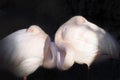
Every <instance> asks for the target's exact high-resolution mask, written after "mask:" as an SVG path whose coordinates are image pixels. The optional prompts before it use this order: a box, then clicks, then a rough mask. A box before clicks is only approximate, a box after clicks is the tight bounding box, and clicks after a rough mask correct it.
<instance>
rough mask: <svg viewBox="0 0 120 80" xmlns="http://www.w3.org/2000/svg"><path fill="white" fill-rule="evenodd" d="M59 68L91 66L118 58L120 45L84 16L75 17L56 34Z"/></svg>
mask: <svg viewBox="0 0 120 80" xmlns="http://www.w3.org/2000/svg"><path fill="white" fill-rule="evenodd" d="M55 44H56V45H57V48H58V50H59V52H58V53H57V54H58V56H57V59H58V60H57V67H58V68H59V69H62V70H66V69H69V68H70V67H71V66H72V65H73V64H74V62H76V63H79V64H83V63H85V64H87V65H88V66H90V65H91V63H92V62H93V61H96V62H97V61H100V60H104V59H107V58H117V57H118V55H119V49H118V44H117V43H116V41H115V40H114V39H113V38H112V36H111V35H110V34H108V33H107V32H106V31H105V30H103V29H102V28H100V27H98V26H97V25H95V24H94V23H91V22H89V21H87V20H86V19H85V18H84V17H82V16H75V17H73V18H71V19H70V20H68V21H67V22H66V23H64V24H63V25H62V26H60V28H59V29H58V30H57V32H56V34H55Z"/></svg>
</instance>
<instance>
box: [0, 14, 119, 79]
mask: <svg viewBox="0 0 120 80" xmlns="http://www.w3.org/2000/svg"><path fill="white" fill-rule="evenodd" d="M118 56H119V46H118V44H117V42H116V41H115V40H114V39H113V38H112V37H111V35H110V34H108V33H107V32H106V31H105V30H103V29H102V28H100V27H98V26H97V25H95V24H93V23H91V22H89V21H87V20H86V19H85V18H84V17H82V16H75V17H73V18H71V19H70V20H68V21H67V22H66V23H64V24H63V25H62V26H60V28H59V29H58V30H57V32H56V34H55V42H51V40H50V37H49V36H48V35H47V34H46V33H45V32H44V31H43V30H42V29H41V28H40V27H39V26H36V25H32V26H30V27H29V28H28V29H22V30H18V31H16V32H14V33H12V34H10V35H8V36H7V37H5V38H4V39H2V40H1V41H0V65H1V66H2V67H4V68H6V69H8V70H9V71H11V72H12V73H13V74H15V75H16V76H18V77H24V79H26V76H28V75H29V74H31V73H33V72H34V71H36V69H37V68H38V67H40V66H43V67H45V68H53V67H57V68H58V69H61V70H67V69H69V68H70V67H71V66H72V65H73V64H74V63H79V64H83V63H85V64H87V65H88V66H90V65H91V63H92V62H93V61H96V62H97V61H101V60H105V59H107V58H118Z"/></svg>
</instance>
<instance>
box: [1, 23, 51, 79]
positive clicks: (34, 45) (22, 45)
mask: <svg viewBox="0 0 120 80" xmlns="http://www.w3.org/2000/svg"><path fill="white" fill-rule="evenodd" d="M48 37H49V36H48V35H47V34H46V33H45V32H44V31H43V30H42V29H41V28H40V27H39V26H36V25H32V26H30V27H29V28H28V29H22V30H18V31H16V32H14V33H12V34H10V35H8V36H7V37H5V38H3V39H2V40H1V41H0V65H2V66H4V67H5V68H6V69H8V70H9V71H11V72H12V73H13V74H15V75H16V76H18V77H23V76H27V75H29V74H31V73H33V72H34V71H35V70H36V69H37V68H38V67H39V66H41V65H42V64H43V59H44V46H45V41H46V39H47V38H48Z"/></svg>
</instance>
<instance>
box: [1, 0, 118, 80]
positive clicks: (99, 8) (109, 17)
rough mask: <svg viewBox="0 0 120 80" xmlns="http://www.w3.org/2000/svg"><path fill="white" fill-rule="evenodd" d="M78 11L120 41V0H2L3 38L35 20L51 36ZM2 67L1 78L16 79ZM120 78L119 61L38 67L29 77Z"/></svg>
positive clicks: (60, 79)
mask: <svg viewBox="0 0 120 80" xmlns="http://www.w3.org/2000/svg"><path fill="white" fill-rule="evenodd" d="M75 15H82V16H84V17H85V18H87V19H88V20H89V21H91V22H93V23H95V24H97V25H98V26H100V27H102V28H103V29H105V30H106V31H108V32H109V33H110V34H111V35H112V36H113V37H114V38H115V39H116V40H117V41H118V42H119V43H120V0H0V39H2V38H4V37H5V36H7V35H8V34H10V33H12V32H14V31H16V30H19V29H23V28H28V27H29V26H30V25H32V24H36V25H39V26H40V27H41V28H42V29H43V30H44V31H45V32H46V33H47V34H49V35H50V37H51V39H52V40H53V39H54V34H55V32H56V30H57V29H58V28H59V26H60V25H62V24H63V23H64V22H66V21H67V20H68V19H70V18H71V17H73V16H75ZM16 79H17V77H15V76H14V75H12V74H11V73H9V72H8V71H2V70H1V71H0V80H16ZM88 79H89V80H120V61H116V60H108V61H106V62H103V63H100V64H96V65H92V66H91V68H90V69H89V70H88V68H87V66H86V65H78V64H75V65H74V66H73V67H72V68H71V69H69V70H67V71H59V70H57V69H51V70H49V69H44V68H39V69H38V70H37V71H36V72H35V73H33V74H31V75H29V76H28V80H88Z"/></svg>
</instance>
